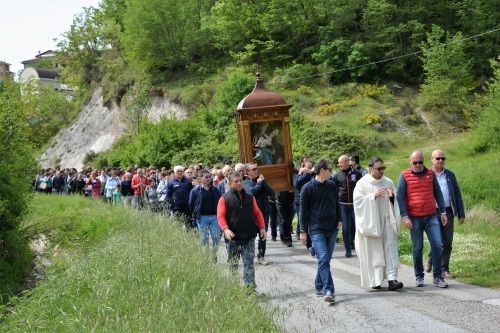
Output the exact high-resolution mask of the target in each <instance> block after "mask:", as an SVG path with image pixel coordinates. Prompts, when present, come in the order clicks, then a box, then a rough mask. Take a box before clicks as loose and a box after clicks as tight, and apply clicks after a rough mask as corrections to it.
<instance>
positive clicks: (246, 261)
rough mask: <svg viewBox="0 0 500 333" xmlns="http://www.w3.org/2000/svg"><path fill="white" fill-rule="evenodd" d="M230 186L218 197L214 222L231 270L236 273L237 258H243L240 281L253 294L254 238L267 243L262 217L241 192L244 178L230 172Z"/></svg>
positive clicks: (249, 195) (246, 194) (254, 201)
mask: <svg viewBox="0 0 500 333" xmlns="http://www.w3.org/2000/svg"><path fill="white" fill-rule="evenodd" d="M228 180H229V182H228V184H229V186H230V187H231V188H230V190H229V191H227V192H226V193H224V195H223V196H222V197H221V198H220V200H219V204H218V206H217V221H218V222H219V227H220V228H221V229H222V232H223V233H224V239H225V241H226V249H227V254H228V258H227V261H228V263H229V264H230V267H231V269H232V270H233V271H234V272H237V271H238V261H239V260H240V256H241V257H242V259H243V280H244V282H245V285H246V286H247V288H249V289H251V290H253V291H254V292H255V270H254V265H253V261H254V257H255V236H256V235H257V232H258V233H259V234H260V237H261V239H263V240H266V236H267V235H266V229H265V225H264V217H263V216H262V213H261V211H260V209H259V207H258V206H257V202H256V200H255V198H254V197H253V196H252V195H251V194H250V193H247V192H246V191H245V190H244V189H243V177H242V176H241V174H240V173H239V172H236V171H233V172H231V173H230V174H229V176H228Z"/></svg>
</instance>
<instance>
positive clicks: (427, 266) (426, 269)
mask: <svg viewBox="0 0 500 333" xmlns="http://www.w3.org/2000/svg"><path fill="white" fill-rule="evenodd" d="M424 269H425V271H426V272H427V273H430V272H431V271H432V261H430V260H427V263H426V264H425V267H424Z"/></svg>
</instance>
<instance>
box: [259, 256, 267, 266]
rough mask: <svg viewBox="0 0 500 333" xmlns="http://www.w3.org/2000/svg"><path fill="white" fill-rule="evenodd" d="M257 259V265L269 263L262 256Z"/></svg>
mask: <svg viewBox="0 0 500 333" xmlns="http://www.w3.org/2000/svg"><path fill="white" fill-rule="evenodd" d="M258 260H259V265H262V266H267V265H269V263H268V262H267V261H265V260H264V258H263V257H259V259H258Z"/></svg>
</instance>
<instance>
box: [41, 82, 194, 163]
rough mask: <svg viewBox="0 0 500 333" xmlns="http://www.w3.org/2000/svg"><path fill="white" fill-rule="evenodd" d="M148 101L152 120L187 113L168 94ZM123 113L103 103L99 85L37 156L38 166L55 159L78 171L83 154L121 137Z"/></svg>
mask: <svg viewBox="0 0 500 333" xmlns="http://www.w3.org/2000/svg"><path fill="white" fill-rule="evenodd" d="M151 104H152V106H151V108H150V109H149V110H148V112H147V116H148V118H149V120H150V121H152V122H159V121H160V118H161V117H162V116H165V117H168V118H174V117H175V118H177V119H182V118H184V117H186V114H187V111H186V109H184V108H183V107H182V106H181V105H179V104H176V103H174V102H172V101H171V100H170V99H168V98H167V97H162V96H154V97H151ZM125 113H126V110H125V109H124V108H123V107H121V106H119V105H117V104H116V103H115V102H113V101H111V102H109V101H108V102H107V103H106V104H105V105H104V103H103V97H102V88H99V89H97V90H96V91H95V92H94V93H93V95H92V97H91V98H90V100H89V101H88V103H86V104H85V105H84V107H83V109H82V111H81V112H80V114H79V116H78V118H77V119H76V120H75V122H74V123H73V124H72V125H71V126H69V127H67V128H65V129H63V130H61V131H60V132H59V133H58V134H57V135H56V136H55V137H54V138H53V139H52V140H51V142H50V143H49V145H47V148H46V151H45V152H44V153H43V154H42V156H40V163H39V164H40V166H42V167H43V168H48V167H52V166H53V161H54V159H57V160H59V161H60V162H59V165H60V166H61V167H63V168H76V169H78V170H81V169H82V168H83V163H82V161H83V158H84V157H85V154H86V153H88V152H89V151H91V150H93V151H94V152H96V153H99V152H102V151H105V150H107V149H109V148H111V145H112V144H113V142H115V140H117V139H118V138H120V137H121V136H122V134H123V132H124V130H125V128H126V127H127V123H126V121H125V117H124V115H125Z"/></svg>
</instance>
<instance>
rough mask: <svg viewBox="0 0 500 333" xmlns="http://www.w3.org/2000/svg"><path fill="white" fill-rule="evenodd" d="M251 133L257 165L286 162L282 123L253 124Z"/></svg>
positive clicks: (278, 121)
mask: <svg viewBox="0 0 500 333" xmlns="http://www.w3.org/2000/svg"><path fill="white" fill-rule="evenodd" d="M250 133H251V135H252V150H253V160H254V162H255V163H257V165H273V164H283V163H285V162H286V160H285V148H284V144H283V122H282V121H280V120H276V121H266V122H259V123H252V124H251V125H250Z"/></svg>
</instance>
